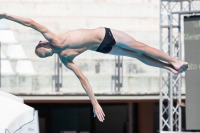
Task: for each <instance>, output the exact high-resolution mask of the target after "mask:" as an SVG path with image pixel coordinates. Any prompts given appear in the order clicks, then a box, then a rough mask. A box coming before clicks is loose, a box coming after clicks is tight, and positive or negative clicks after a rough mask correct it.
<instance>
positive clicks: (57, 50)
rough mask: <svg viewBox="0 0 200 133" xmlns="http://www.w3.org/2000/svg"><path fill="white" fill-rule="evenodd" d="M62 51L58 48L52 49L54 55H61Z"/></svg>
mask: <svg viewBox="0 0 200 133" xmlns="http://www.w3.org/2000/svg"><path fill="white" fill-rule="evenodd" d="M61 51H62V50H60V49H57V48H55V47H53V48H52V53H53V54H59V53H60V52H61Z"/></svg>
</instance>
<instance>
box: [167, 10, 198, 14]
mask: <svg viewBox="0 0 200 133" xmlns="http://www.w3.org/2000/svg"><path fill="white" fill-rule="evenodd" d="M171 13H172V14H193V13H200V10H196V11H195V10H192V11H177V12H171Z"/></svg>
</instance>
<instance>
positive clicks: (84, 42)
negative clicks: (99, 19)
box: [59, 27, 105, 60]
mask: <svg viewBox="0 0 200 133" xmlns="http://www.w3.org/2000/svg"><path fill="white" fill-rule="evenodd" d="M59 36H60V37H61V38H62V40H61V41H62V47H63V50H62V51H61V52H60V54H59V56H60V57H62V58H63V57H65V58H67V59H69V60H73V59H74V58H75V57H76V56H77V55H79V54H81V53H83V52H85V51H86V50H92V51H96V50H97V48H98V47H99V45H100V44H101V42H102V41H103V38H104V36H105V29H104V28H103V27H100V28H96V29H80V30H72V31H69V32H66V33H64V34H61V35H59Z"/></svg>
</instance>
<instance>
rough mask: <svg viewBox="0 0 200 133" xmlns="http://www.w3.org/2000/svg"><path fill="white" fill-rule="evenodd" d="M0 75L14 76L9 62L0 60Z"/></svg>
mask: <svg viewBox="0 0 200 133" xmlns="http://www.w3.org/2000/svg"><path fill="white" fill-rule="evenodd" d="M1 75H2V76H12V75H15V72H14V71H13V69H12V67H11V64H10V61H8V60H1Z"/></svg>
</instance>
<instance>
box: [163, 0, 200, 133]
mask: <svg viewBox="0 0 200 133" xmlns="http://www.w3.org/2000/svg"><path fill="white" fill-rule="evenodd" d="M196 13H200V0H160V49H161V50H162V51H163V52H165V53H167V54H168V55H170V56H172V57H174V58H176V59H179V60H181V59H182V54H181V51H182V42H181V15H183V14H191V15H192V14H196ZM166 101H168V102H166ZM178 103H181V75H173V74H172V73H170V72H166V71H164V70H160V103H159V105H160V109H159V110H160V131H165V130H168V131H178V132H180V131H181V127H182V125H181V108H180V106H179V104H178Z"/></svg>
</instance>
